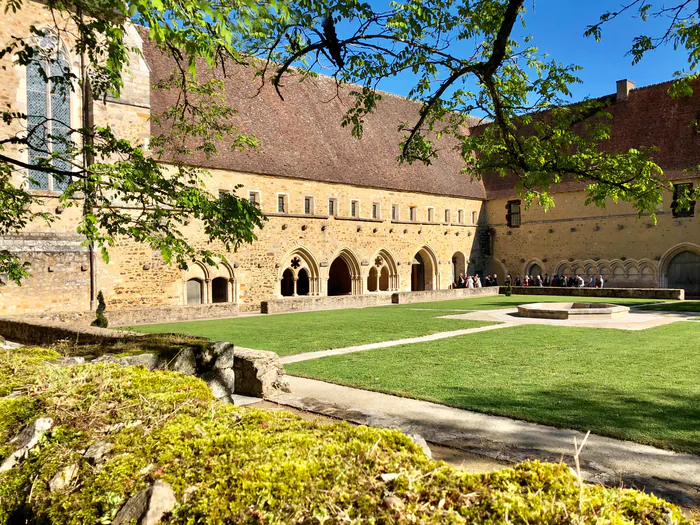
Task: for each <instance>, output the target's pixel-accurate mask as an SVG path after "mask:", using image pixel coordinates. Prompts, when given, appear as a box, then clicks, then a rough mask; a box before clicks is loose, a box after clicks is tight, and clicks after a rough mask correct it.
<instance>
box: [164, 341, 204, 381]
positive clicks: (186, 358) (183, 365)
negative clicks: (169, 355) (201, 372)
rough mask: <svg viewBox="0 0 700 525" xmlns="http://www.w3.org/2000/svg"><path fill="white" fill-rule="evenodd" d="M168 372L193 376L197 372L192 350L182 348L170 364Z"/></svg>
mask: <svg viewBox="0 0 700 525" xmlns="http://www.w3.org/2000/svg"><path fill="white" fill-rule="evenodd" d="M168 368H169V369H170V370H174V371H175V372H180V373H181V374H183V375H186V376H193V375H195V373H196V372H197V359H196V358H195V353H194V349H193V348H189V347H188V348H183V349H182V350H180V353H179V354H177V356H175V358H174V359H173V360H172V362H171V363H170V366H169V367H168Z"/></svg>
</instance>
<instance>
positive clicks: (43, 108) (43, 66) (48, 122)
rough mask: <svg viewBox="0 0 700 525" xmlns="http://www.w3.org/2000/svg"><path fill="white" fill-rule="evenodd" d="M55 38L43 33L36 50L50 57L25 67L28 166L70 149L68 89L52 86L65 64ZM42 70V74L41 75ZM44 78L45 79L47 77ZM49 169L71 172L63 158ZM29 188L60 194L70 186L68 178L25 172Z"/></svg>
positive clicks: (38, 171) (53, 163) (61, 75)
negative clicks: (40, 50)
mask: <svg viewBox="0 0 700 525" xmlns="http://www.w3.org/2000/svg"><path fill="white" fill-rule="evenodd" d="M53 39H56V37H55V36H54V35H52V34H50V33H47V34H45V35H44V37H43V38H42V42H41V43H40V44H38V46H39V47H42V49H43V45H44V41H46V42H47V45H48V46H52V47H53V48H54V49H52V50H51V51H49V53H48V55H49V56H50V57H51V58H47V57H42V58H39V59H37V60H34V61H33V62H31V63H29V64H28V65H27V141H28V145H29V152H28V153H29V157H28V160H29V164H30V165H37V164H39V163H40V162H42V160H43V161H44V162H46V160H45V159H47V158H48V157H50V156H51V155H53V154H57V153H63V152H66V151H68V148H69V147H70V145H71V144H70V90H69V89H68V87H67V86H65V85H56V84H55V83H54V82H52V81H51V78H52V77H63V76H64V75H65V70H66V69H68V67H69V66H68V62H67V61H66V59H65V57H64V56H63V54H62V53H59V52H58V50H57V49H56V45H57V42H53ZM56 41H57V39H56ZM42 71H43V73H44V74H43V75H42ZM47 77H48V78H47ZM47 166H48V165H47ZM50 166H51V167H53V168H55V169H57V170H61V171H64V172H69V171H71V164H70V162H68V160H67V159H63V158H54V159H53V160H52V161H51V164H50ZM27 175H28V177H29V189H32V190H49V191H56V192H62V191H65V189H66V188H67V187H68V185H69V184H70V176H69V175H58V174H53V175H52V174H50V173H46V172H44V171H40V170H35V169H29V170H28V173H27Z"/></svg>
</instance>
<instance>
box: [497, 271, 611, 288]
mask: <svg viewBox="0 0 700 525" xmlns="http://www.w3.org/2000/svg"><path fill="white" fill-rule="evenodd" d="M505 285H506V286H508V285H511V286H554V287H560V288H584V287H586V286H587V287H589V288H603V286H604V285H605V279H603V276H602V275H597V276H596V275H591V276H590V277H589V278H588V282H586V279H584V278H583V277H582V276H581V275H579V274H575V275H554V276H552V277H550V276H549V274H544V277H542V276H541V275H535V276H532V275H526V276H524V277H523V278H522V279H520V276H519V275H516V276H515V280H513V279H512V278H511V276H510V275H508V276H507V277H506V281H505Z"/></svg>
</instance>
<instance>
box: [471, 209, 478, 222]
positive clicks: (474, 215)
mask: <svg viewBox="0 0 700 525" xmlns="http://www.w3.org/2000/svg"><path fill="white" fill-rule="evenodd" d="M477 222H479V214H478V213H477V212H476V211H475V210H472V224H476V223H477Z"/></svg>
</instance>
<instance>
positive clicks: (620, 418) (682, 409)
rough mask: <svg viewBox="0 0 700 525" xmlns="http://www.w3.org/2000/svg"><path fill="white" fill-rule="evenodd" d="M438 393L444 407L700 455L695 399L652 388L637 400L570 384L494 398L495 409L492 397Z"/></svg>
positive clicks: (699, 412)
mask: <svg viewBox="0 0 700 525" xmlns="http://www.w3.org/2000/svg"><path fill="white" fill-rule="evenodd" d="M443 390H444V392H445V394H446V395H445V396H444V397H442V403H444V404H446V405H450V406H454V407H459V408H464V409H471V410H477V411H480V412H486V413H490V414H496V415H500V416H506V417H511V418H515V419H522V420H525V421H531V422H535V423H542V424H546V425H552V426H556V427H560V428H571V429H575V430H581V431H584V432H585V431H588V430H590V431H591V432H593V433H596V434H601V435H607V436H611V437H615V438H620V439H628V440H631V441H635V442H637V443H643V444H647V445H652V446H656V447H661V448H665V449H671V450H675V451H678V452H687V453H691V454H696V455H700V424H699V423H698V422H700V395H699V394H692V393H689V394H681V393H679V392H678V391H677V390H671V389H660V388H654V389H650V390H648V391H647V392H646V393H645V395H644V398H642V397H640V396H633V395H630V394H629V393H628V392H623V391H616V390H613V389H605V390H602V389H601V390H593V389H591V388H590V385H580V387H579V388H577V385H575V384H572V385H570V386H569V387H567V388H565V389H564V388H560V389H548V390H538V391H534V392H528V393H518V396H517V397H513V396H507V395H503V396H498V398H497V405H496V404H494V403H495V400H494V396H493V394H492V393H490V394H489V393H484V394H479V393H475V392H473V391H470V392H468V393H466V392H464V390H465V389H462V388H456V387H455V388H449V387H448V388H445V389H443ZM450 390H451V391H452V395H450V394H449V391H450Z"/></svg>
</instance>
